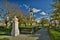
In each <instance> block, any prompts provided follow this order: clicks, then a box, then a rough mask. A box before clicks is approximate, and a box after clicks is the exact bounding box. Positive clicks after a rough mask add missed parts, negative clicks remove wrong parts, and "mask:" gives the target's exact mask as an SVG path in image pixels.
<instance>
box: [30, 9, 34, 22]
mask: <svg viewBox="0 0 60 40" xmlns="http://www.w3.org/2000/svg"><path fill="white" fill-rule="evenodd" d="M32 19H33V10H32V9H31V8H30V21H32Z"/></svg>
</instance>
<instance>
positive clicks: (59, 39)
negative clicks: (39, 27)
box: [50, 29, 60, 40]
mask: <svg viewBox="0 0 60 40" xmlns="http://www.w3.org/2000/svg"><path fill="white" fill-rule="evenodd" d="M50 34H51V36H52V37H53V40H60V32H58V31H55V30H52V29H50Z"/></svg>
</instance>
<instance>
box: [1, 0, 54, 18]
mask: <svg viewBox="0 0 60 40" xmlns="http://www.w3.org/2000/svg"><path fill="white" fill-rule="evenodd" d="M8 2H10V3H11V4H12V3H14V4H15V5H18V6H19V7H20V9H21V10H22V11H23V12H25V13H26V14H29V8H30V7H31V8H32V10H33V13H34V17H36V18H38V19H39V18H41V17H42V15H44V17H48V18H49V16H50V14H49V12H50V11H51V10H52V7H51V4H52V3H53V2H52V0H8ZM0 4H2V6H3V2H2V0H0ZM3 8H4V7H3Z"/></svg>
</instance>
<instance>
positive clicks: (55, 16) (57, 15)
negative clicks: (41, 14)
mask: <svg viewBox="0 0 60 40" xmlns="http://www.w3.org/2000/svg"><path fill="white" fill-rule="evenodd" d="M53 1H54V2H55V3H54V4H52V7H54V8H55V10H54V11H52V12H51V18H52V19H51V20H50V21H54V20H58V21H59V25H60V0H53ZM54 23H55V22H54ZM55 26H56V23H55Z"/></svg>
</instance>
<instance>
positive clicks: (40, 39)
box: [0, 28, 50, 40]
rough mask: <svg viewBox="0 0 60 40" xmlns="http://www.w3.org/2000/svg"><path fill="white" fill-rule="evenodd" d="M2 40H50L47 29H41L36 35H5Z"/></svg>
mask: <svg viewBox="0 0 60 40" xmlns="http://www.w3.org/2000/svg"><path fill="white" fill-rule="evenodd" d="M0 38H9V39H10V40H50V38H49V34H48V30H47V28H41V29H40V30H39V31H37V32H36V33H35V34H20V35H19V36H17V37H13V36H6V35H5V36H4V35H3V36H0Z"/></svg>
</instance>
